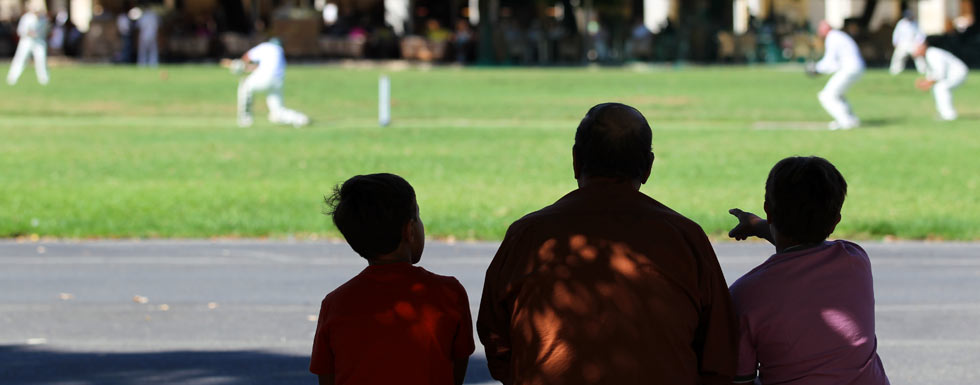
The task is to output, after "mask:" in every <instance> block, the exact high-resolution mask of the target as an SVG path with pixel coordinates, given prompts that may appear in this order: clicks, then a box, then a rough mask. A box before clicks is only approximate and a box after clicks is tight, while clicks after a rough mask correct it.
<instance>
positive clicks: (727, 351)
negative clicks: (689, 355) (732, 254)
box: [692, 228, 737, 384]
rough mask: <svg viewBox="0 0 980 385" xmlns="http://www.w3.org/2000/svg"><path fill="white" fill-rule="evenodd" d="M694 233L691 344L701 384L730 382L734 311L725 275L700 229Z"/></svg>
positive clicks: (732, 362)
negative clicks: (696, 307) (695, 301)
mask: <svg viewBox="0 0 980 385" xmlns="http://www.w3.org/2000/svg"><path fill="white" fill-rule="evenodd" d="M692 233H694V234H696V235H695V239H693V242H692V243H693V248H694V253H695V256H696V258H698V260H699V264H700V267H701V271H700V277H699V283H698V286H699V290H700V294H701V315H700V320H699V322H698V330H697V334H696V335H695V341H694V347H695V352H696V353H697V355H698V372H699V374H700V376H701V383H702V384H731V383H732V379H733V378H734V376H735V365H736V361H737V360H736V350H737V328H736V320H735V311H734V308H733V307H732V298H731V294H729V292H728V284H727V283H726V282H725V275H724V273H723V272H722V270H721V265H720V264H719V263H718V257H717V256H716V255H715V252H714V250H713V249H712V248H711V243H710V242H709V241H708V238H707V236H705V235H704V231H702V230H701V229H700V228H698V229H696V231H692Z"/></svg>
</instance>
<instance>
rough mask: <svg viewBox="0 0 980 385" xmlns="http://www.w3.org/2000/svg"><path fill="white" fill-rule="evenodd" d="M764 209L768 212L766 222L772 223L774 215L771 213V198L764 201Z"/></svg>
mask: <svg viewBox="0 0 980 385" xmlns="http://www.w3.org/2000/svg"><path fill="white" fill-rule="evenodd" d="M762 211H765V212H766V222H769V223H770V224H772V219H771V217H772V216H771V215H769V200H768V199H766V200H765V201H764V202H762Z"/></svg>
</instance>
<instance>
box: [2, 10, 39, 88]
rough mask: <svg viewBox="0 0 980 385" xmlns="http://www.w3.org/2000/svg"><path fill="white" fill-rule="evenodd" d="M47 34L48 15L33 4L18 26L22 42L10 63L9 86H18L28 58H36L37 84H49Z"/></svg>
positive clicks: (18, 33)
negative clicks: (18, 80)
mask: <svg viewBox="0 0 980 385" xmlns="http://www.w3.org/2000/svg"><path fill="white" fill-rule="evenodd" d="M47 34H48V18H47V15H45V14H44V11H42V10H41V7H39V6H37V5H36V4H33V3H32V5H30V8H29V9H28V12H27V13H25V14H24V15H23V16H21V17H20V23H18V24H17V35H18V36H20V42H19V43H18V44H17V52H16V53H14V60H13V61H12V62H11V63H10V72H8V73H7V84H9V85H14V84H17V79H18V78H20V74H21V73H22V72H24V65H25V64H27V58H28V57H34V72H35V73H36V74H37V82H38V83H41V84H42V85H46V84H48V44H47V42H46V40H45V39H46V35H47Z"/></svg>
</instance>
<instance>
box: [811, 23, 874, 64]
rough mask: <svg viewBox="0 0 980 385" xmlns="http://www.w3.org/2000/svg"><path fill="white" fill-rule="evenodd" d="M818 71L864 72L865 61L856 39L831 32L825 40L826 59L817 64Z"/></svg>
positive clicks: (835, 31) (834, 31) (843, 33)
mask: <svg viewBox="0 0 980 385" xmlns="http://www.w3.org/2000/svg"><path fill="white" fill-rule="evenodd" d="M817 65H818V67H823V68H818V71H820V72H821V73H829V72H836V71H848V72H852V71H863V70H864V59H862V58H861V50H860V49H859V48H858V45H857V43H856V42H854V39H852V38H851V36H850V35H848V34H847V33H845V32H843V31H838V30H836V29H835V30H831V31H830V32H829V33H827V38H826V39H825V40H824V59H822V60H820V63H817Z"/></svg>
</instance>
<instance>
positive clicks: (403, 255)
mask: <svg viewBox="0 0 980 385" xmlns="http://www.w3.org/2000/svg"><path fill="white" fill-rule="evenodd" d="M394 263H407V264H410V265H411V264H412V253H410V252H408V251H407V250H404V248H403V247H400V246H399V247H398V248H397V249H395V251H392V252H390V253H388V254H385V255H379V256H377V257H375V258H373V259H369V260H368V265H370V266H380V265H391V264H394Z"/></svg>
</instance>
